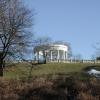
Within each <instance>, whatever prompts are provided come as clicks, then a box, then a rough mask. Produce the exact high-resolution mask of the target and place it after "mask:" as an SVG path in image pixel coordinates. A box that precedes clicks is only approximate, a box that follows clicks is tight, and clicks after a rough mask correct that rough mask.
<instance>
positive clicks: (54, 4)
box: [25, 0, 100, 59]
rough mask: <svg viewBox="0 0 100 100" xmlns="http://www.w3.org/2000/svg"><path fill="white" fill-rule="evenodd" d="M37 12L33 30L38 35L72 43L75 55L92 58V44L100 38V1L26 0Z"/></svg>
mask: <svg viewBox="0 0 100 100" xmlns="http://www.w3.org/2000/svg"><path fill="white" fill-rule="evenodd" d="M25 3H26V5H27V6H28V7H29V8H31V9H32V10H33V9H35V12H36V13H37V14H36V15H35V16H34V18H35V22H34V23H35V25H34V28H33V30H32V31H33V32H35V34H36V35H37V36H47V37H51V38H52V39H53V40H55V41H57V40H62V41H64V42H69V43H70V44H71V48H72V51H73V54H81V55H82V57H83V58H86V59H88V58H91V55H92V54H94V51H95V49H94V48H93V46H92V45H94V44H95V43H96V42H99V41H100V0H26V1H25Z"/></svg>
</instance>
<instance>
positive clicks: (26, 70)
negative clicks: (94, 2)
mask: <svg viewBox="0 0 100 100" xmlns="http://www.w3.org/2000/svg"><path fill="white" fill-rule="evenodd" d="M91 66H97V64H83V63H77V64H68V63H48V64H39V65H34V66H33V68H32V72H31V74H32V76H33V77H34V76H42V75H44V76H46V75H50V74H51V75H56V74H69V73H81V72H83V69H86V68H87V67H91ZM98 68H100V67H98ZM30 69H31V65H30V64H29V63H18V64H15V65H12V64H10V65H9V67H6V68H5V70H4V77H7V78H20V77H27V76H29V74H30Z"/></svg>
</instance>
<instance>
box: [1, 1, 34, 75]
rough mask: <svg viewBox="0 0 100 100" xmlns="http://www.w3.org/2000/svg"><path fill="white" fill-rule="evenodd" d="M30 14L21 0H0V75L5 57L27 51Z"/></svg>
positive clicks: (17, 55) (30, 22)
mask: <svg viewBox="0 0 100 100" xmlns="http://www.w3.org/2000/svg"><path fill="white" fill-rule="evenodd" d="M32 16H33V15H32V13H31V11H30V10H29V9H27V7H26V6H24V4H23V2H21V0H0V76H3V68H4V61H5V60H6V58H7V57H8V58H9V57H19V56H22V55H23V54H24V53H25V52H27V49H26V47H28V46H29V43H30V42H29V40H30V39H29V37H30V36H31V33H30V32H29V31H28V30H30V29H29V28H30V27H31V26H32Z"/></svg>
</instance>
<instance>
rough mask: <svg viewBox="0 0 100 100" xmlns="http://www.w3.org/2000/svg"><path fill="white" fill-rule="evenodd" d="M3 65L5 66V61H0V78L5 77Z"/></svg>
mask: <svg viewBox="0 0 100 100" xmlns="http://www.w3.org/2000/svg"><path fill="white" fill-rule="evenodd" d="M3 65H4V63H3V60H1V59H0V77H2V76H3Z"/></svg>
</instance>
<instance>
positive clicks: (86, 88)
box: [0, 76, 100, 100]
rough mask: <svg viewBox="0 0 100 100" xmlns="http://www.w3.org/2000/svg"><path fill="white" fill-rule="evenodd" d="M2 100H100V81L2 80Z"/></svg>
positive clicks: (0, 87) (0, 86)
mask: <svg viewBox="0 0 100 100" xmlns="http://www.w3.org/2000/svg"><path fill="white" fill-rule="evenodd" d="M0 100H100V80H97V79H96V78H90V79H88V80H83V81H82V80H76V79H74V78H73V77H66V78H65V77H64V78H63V76H61V77H59V76H58V77H57V78H56V79H47V78H43V77H38V78H36V79H31V80H25V79H21V80H16V79H5V78H0Z"/></svg>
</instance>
